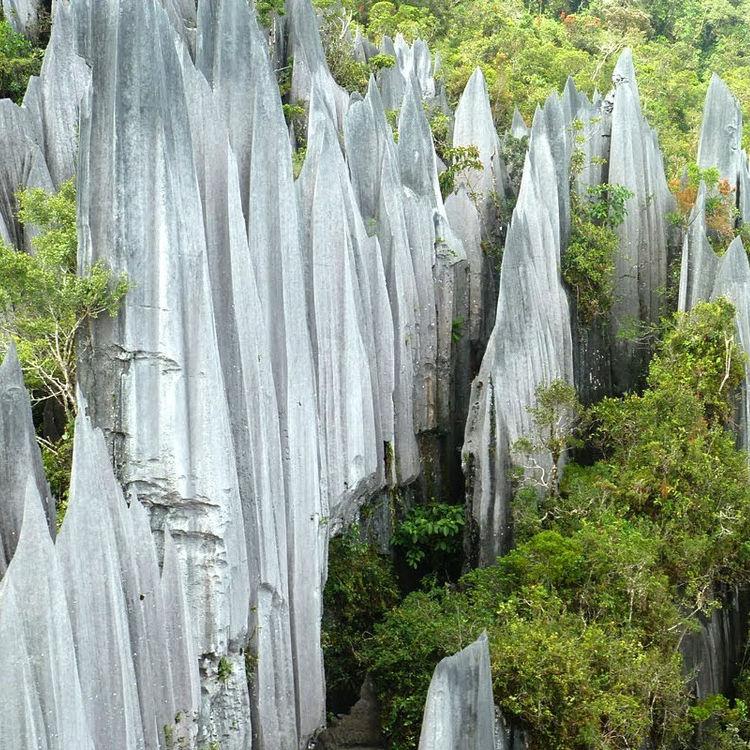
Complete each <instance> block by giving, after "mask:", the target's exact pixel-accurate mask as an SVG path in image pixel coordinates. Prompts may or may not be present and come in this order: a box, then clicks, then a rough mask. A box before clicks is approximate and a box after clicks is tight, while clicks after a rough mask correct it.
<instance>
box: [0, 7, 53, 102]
mask: <svg viewBox="0 0 750 750" xmlns="http://www.w3.org/2000/svg"><path fill="white" fill-rule="evenodd" d="M43 56H44V50H42V49H39V48H37V47H35V46H34V45H33V44H32V43H31V42H30V41H29V40H28V39H27V38H26V37H25V36H23V34H18V33H16V32H15V31H13V29H12V27H11V25H10V24H9V23H8V21H6V20H5V19H0V99H13V101H14V102H16V103H17V104H20V103H21V100H22V99H23V95H24V94H25V93H26V85H27V84H28V82H29V78H30V77H31V76H34V75H38V74H39V70H40V69H41V67H42V57H43Z"/></svg>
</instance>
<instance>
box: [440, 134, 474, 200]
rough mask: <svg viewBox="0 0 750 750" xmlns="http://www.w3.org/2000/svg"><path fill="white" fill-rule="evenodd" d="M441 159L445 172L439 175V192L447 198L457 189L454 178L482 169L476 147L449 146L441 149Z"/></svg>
mask: <svg viewBox="0 0 750 750" xmlns="http://www.w3.org/2000/svg"><path fill="white" fill-rule="evenodd" d="M442 159H443V162H444V163H445V167H446V168H445V170H444V171H443V172H441V173H440V176H439V181H440V191H441V192H442V194H443V197H444V198H447V197H448V196H449V195H450V194H451V193H453V192H455V191H456V189H457V187H458V186H457V185H456V178H457V177H458V176H459V175H460V174H461V173H462V172H464V171H466V170H472V169H473V170H477V171H481V170H482V169H484V166H483V164H482V160H481V159H480V158H479V149H478V148H477V147H476V146H451V147H446V148H444V149H443V153H442Z"/></svg>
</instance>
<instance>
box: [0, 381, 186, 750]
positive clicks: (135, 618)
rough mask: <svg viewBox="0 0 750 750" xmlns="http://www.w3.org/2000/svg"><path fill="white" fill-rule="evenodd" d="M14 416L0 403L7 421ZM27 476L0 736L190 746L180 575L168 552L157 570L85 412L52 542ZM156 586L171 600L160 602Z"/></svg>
mask: <svg viewBox="0 0 750 750" xmlns="http://www.w3.org/2000/svg"><path fill="white" fill-rule="evenodd" d="M18 389H19V390H20V391H21V392H23V394H24V396H25V392H24V391H23V386H22V385H20V386H18ZM26 398H28V397H27V396H26ZM14 409H15V405H14V403H13V402H9V401H7V400H6V401H3V402H2V403H0V415H2V419H3V421H4V422H6V423H7V420H8V417H9V415H12V413H13V411H14ZM82 409H83V411H84V412H85V404H83V403H82ZM2 445H3V448H5V446H6V445H8V443H7V442H4V443H2ZM27 480H28V481H27V484H26V488H25V493H24V513H23V524H22V527H21V532H20V536H19V539H18V543H17V546H16V549H15V554H14V556H13V559H12V560H11V562H10V565H9V566H8V568H7V570H6V571H5V575H4V577H3V579H2V582H0V632H2V634H3V636H4V637H3V640H2V641H1V642H0V663H1V664H2V665H3V667H4V670H3V675H4V678H3V687H2V688H0V692H2V693H3V697H4V698H5V700H3V702H2V704H0V741H2V743H3V745H4V746H7V747H13V748H18V749H19V750H37V749H38V748H47V749H48V750H53V749H57V750H68V749H69V748H74V747H75V748H82V750H93V748H94V747H99V746H100V745H104V746H107V745H108V744H109V743H111V741H112V737H120V738H122V739H121V743H122V746H123V747H127V748H134V749H136V750H138V749H139V748H143V749H144V750H145V749H147V748H149V749H151V748H153V750H157V749H158V748H162V747H169V746H171V745H170V742H171V739H170V738H173V739H176V738H182V742H183V746H184V747H186V748H194V747H195V736H196V728H197V724H196V719H197V714H198V708H199V704H198V698H199V696H198V690H197V687H198V664H197V660H196V659H195V658H194V656H193V655H192V652H191V648H192V645H191V644H192V643H193V642H194V636H193V633H192V631H191V629H190V625H189V617H188V611H187V601H186V600H185V598H184V596H182V597H180V596H179V592H180V591H181V578H180V579H176V580H175V579H173V578H171V576H173V575H175V574H176V573H179V572H180V571H178V570H176V565H175V563H174V561H173V560H172V559H170V557H169V555H171V554H172V553H173V549H172V550H168V551H167V557H166V560H165V566H164V572H163V574H160V572H159V565H158V561H157V554H156V547H155V545H154V540H153V537H152V534H151V530H150V528H149V524H148V515H147V512H146V510H145V509H144V508H143V507H142V506H141V505H140V503H138V502H137V501H134V502H133V503H131V506H130V507H129V508H128V506H127V504H126V503H125V500H124V498H123V496H122V491H121V489H120V487H119V485H118V484H117V482H116V480H115V477H114V474H113V472H112V468H111V465H110V463H109V458H108V455H107V450H106V446H105V443H104V440H103V437H102V435H101V434H100V433H99V432H98V431H96V430H95V429H94V428H93V427H92V425H91V423H90V420H89V419H88V417H87V416H85V413H83V414H81V415H80V416H79V418H78V419H77V421H76V430H75V444H74V456H73V478H72V482H71V488H70V499H69V505H68V511H67V514H66V517H65V520H64V523H63V526H62V530H61V533H60V536H59V537H58V539H57V542H56V543H54V544H53V540H52V536H51V534H50V528H49V522H48V518H47V517H46V515H45V511H44V509H43V498H42V496H41V495H40V494H39V490H38V487H37V484H36V482H35V478H34V473H33V471H29V472H28V473H27ZM162 582H164V585H165V587H166V591H172V592H175V591H176V592H177V595H174V594H172V595H170V597H169V598H167V599H165V596H164V593H163V588H162ZM172 624H174V625H176V627H174V626H173V625H172ZM5 636H7V637H5ZM172 636H174V637H172ZM102 643H106V648H103V647H102ZM118 742H120V740H118Z"/></svg>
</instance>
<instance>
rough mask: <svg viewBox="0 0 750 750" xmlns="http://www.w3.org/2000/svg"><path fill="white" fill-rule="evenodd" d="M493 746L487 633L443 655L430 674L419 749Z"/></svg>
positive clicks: (462, 749) (478, 749) (464, 749)
mask: <svg viewBox="0 0 750 750" xmlns="http://www.w3.org/2000/svg"><path fill="white" fill-rule="evenodd" d="M493 747H495V706H494V702H493V700H492V676H491V674H490V651H489V646H488V644H487V634H486V633H483V634H482V635H481V636H480V637H479V638H478V639H477V640H476V641H474V643H472V644H471V645H470V646H467V647H466V648H465V649H463V651H459V652H458V653H457V654H454V655H453V656H447V657H446V658H445V659H443V660H442V661H441V662H440V663H439V664H438V665H437V667H435V672H434V673H433V675H432V681H431V682H430V688H429V690H428V692H427V701H426V703H425V708H424V717H423V719H422V732H421V735H420V738H419V750H487V748H493Z"/></svg>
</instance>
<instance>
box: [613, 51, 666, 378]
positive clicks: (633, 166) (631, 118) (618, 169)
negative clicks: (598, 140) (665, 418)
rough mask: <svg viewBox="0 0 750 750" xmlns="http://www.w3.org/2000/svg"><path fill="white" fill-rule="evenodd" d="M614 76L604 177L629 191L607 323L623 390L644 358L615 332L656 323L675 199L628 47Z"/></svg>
mask: <svg viewBox="0 0 750 750" xmlns="http://www.w3.org/2000/svg"><path fill="white" fill-rule="evenodd" d="M613 81H614V83H615V88H614V104H613V109H612V129H611V146H610V153H609V176H608V180H609V182H610V184H616V185H623V186H625V187H626V188H628V189H629V190H630V191H631V192H632V193H633V194H634V195H633V197H632V198H631V199H630V200H629V201H628V202H627V204H626V208H627V215H626V217H625V220H624V222H623V223H622V224H621V225H620V226H619V227H618V228H617V233H618V235H619V237H620V249H619V252H618V254H617V259H616V270H615V301H614V304H613V307H612V322H611V328H612V339H613V343H612V378H613V387H614V389H615V390H616V391H617V392H623V391H625V390H627V389H629V388H630V387H632V386H633V384H634V383H635V382H636V381H637V380H638V378H639V377H640V373H641V372H642V370H643V364H644V363H643V361H642V357H643V354H642V353H641V352H639V351H638V350H637V349H636V348H635V345H634V344H632V343H630V342H626V341H621V340H620V341H618V340H617V331H618V330H619V329H620V328H621V327H622V326H624V325H628V324H630V323H632V322H633V321H636V322H637V321H642V322H645V323H655V322H657V321H658V319H659V315H660V313H661V310H662V305H663V299H662V295H663V290H664V289H665V287H666V281H667V251H668V240H669V231H668V227H669V224H668V221H667V215H668V214H669V213H670V212H671V211H673V210H674V198H673V197H672V195H671V193H670V192H669V188H668V186H667V181H666V177H665V175H664V164H663V160H662V156H661V153H660V151H659V148H658V145H657V142H656V136H655V134H654V132H653V131H652V130H651V128H650V127H649V125H648V123H647V122H646V120H645V118H644V117H643V114H642V113H641V105H640V100H639V95H638V85H637V83H636V80H635V69H634V67H633V59H632V54H631V52H630V50H625V51H624V52H623V53H622V54H621V55H620V58H619V60H618V61H617V65H616V66H615V71H614V73H613Z"/></svg>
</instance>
